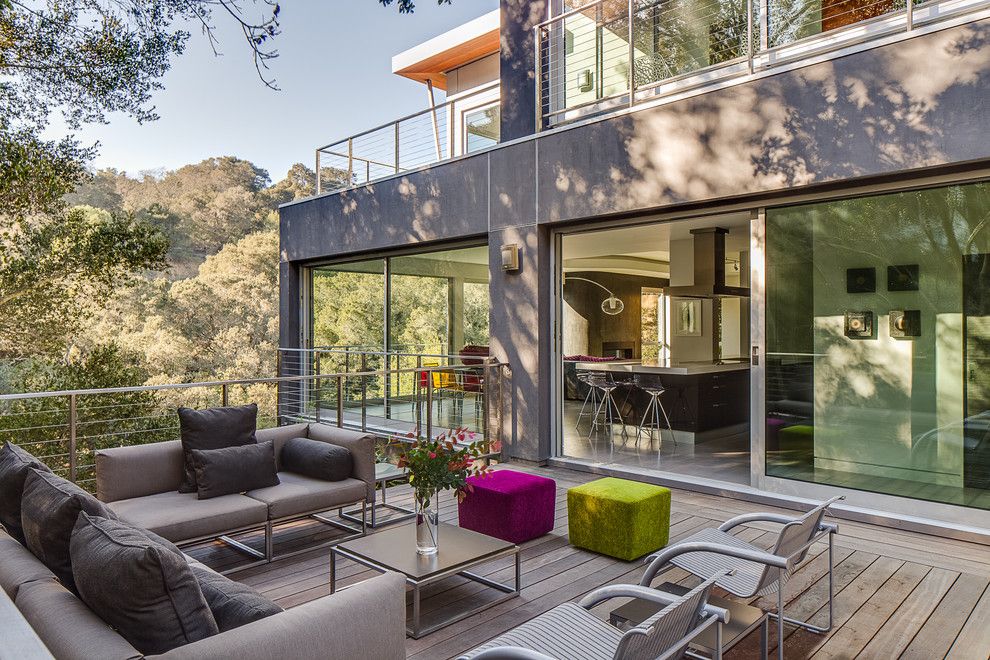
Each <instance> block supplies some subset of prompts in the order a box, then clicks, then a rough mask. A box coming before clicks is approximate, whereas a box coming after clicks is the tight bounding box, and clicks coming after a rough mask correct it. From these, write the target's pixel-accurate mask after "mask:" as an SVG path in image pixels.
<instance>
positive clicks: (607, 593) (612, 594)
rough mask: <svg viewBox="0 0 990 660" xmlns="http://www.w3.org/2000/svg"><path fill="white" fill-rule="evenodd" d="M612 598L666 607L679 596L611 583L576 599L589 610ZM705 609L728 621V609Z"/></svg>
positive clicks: (635, 585)
mask: <svg viewBox="0 0 990 660" xmlns="http://www.w3.org/2000/svg"><path fill="white" fill-rule="evenodd" d="M612 598H639V599H641V600H648V601H650V602H651V603H657V604H659V605H663V606H664V607H666V606H667V605H670V604H671V603H674V602H676V601H677V600H678V599H679V598H681V597H680V596H675V595H674V594H669V593H667V592H666V591H661V590H659V589H654V588H653V587H646V586H643V585H639V584H611V585H607V586H604V587H599V588H598V589H595V590H594V591H592V592H591V593H590V594H588V595H587V596H585V597H584V598H582V599H581V600H579V601H578V605H580V606H581V607H583V608H584V609H586V610H590V609H591V608H592V607H594V606H595V605H598V604H599V603H603V602H605V601H606V600H610V599H612ZM705 611H706V612H708V613H709V614H712V615H714V616H715V617H716V618H717V619H718V620H719V621H721V622H722V623H728V622H729V611H728V610H726V609H723V608H721V607H715V606H714V605H705Z"/></svg>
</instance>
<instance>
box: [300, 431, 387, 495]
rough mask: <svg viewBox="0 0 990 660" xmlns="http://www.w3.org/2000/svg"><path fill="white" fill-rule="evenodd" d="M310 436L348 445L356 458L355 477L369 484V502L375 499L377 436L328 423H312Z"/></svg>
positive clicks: (342, 445)
mask: <svg viewBox="0 0 990 660" xmlns="http://www.w3.org/2000/svg"><path fill="white" fill-rule="evenodd" d="M309 437H310V438H311V439H313V440H319V441H320V442H329V443H330V444H334V445H340V446H341V447H346V448H347V449H348V451H350V452H351V457H352V458H353V459H354V474H353V475H352V476H353V477H354V478H355V479H360V480H361V481H363V482H364V483H365V485H366V486H367V491H368V494H367V497H366V500H367V501H368V502H373V501H374V500H375V436H373V435H370V434H368V433H362V432H360V431H349V430H347V429H340V428H337V427H336V426H329V425H326V424H310V425H309Z"/></svg>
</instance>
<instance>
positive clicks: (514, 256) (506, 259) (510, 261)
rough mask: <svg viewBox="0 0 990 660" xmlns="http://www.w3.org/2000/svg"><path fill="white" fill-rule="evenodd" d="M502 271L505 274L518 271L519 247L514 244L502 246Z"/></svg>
mask: <svg viewBox="0 0 990 660" xmlns="http://www.w3.org/2000/svg"><path fill="white" fill-rule="evenodd" d="M502 270H504V271H505V272H507V273H509V272H514V271H517V270H519V245H517V244H516V243H509V244H508V245H503V246H502Z"/></svg>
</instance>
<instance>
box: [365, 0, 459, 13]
mask: <svg viewBox="0 0 990 660" xmlns="http://www.w3.org/2000/svg"><path fill="white" fill-rule="evenodd" d="M378 2H380V3H382V5H383V6H385V7H388V6H389V5H391V4H392V3H393V2H394V3H395V4H396V6H397V7H398V8H399V13H400V14H411V13H413V11H415V10H416V4H415V3H414V2H413V0H378ZM437 4H438V5H449V4H450V0H437Z"/></svg>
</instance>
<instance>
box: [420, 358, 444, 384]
mask: <svg viewBox="0 0 990 660" xmlns="http://www.w3.org/2000/svg"><path fill="white" fill-rule="evenodd" d="M422 365H423V366H424V367H439V366H440V362H439V361H437V360H423V362H422ZM431 373H433V372H431V371H420V372H419V386H420V387H426V386H427V385H428V384H429V381H430V380H431V376H430V374H431Z"/></svg>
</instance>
